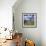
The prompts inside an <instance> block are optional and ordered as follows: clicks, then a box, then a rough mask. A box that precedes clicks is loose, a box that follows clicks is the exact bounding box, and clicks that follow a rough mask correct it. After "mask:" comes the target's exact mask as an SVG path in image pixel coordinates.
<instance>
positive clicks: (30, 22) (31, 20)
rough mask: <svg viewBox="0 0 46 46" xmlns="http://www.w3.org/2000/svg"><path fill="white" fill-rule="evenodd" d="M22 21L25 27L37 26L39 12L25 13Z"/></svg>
mask: <svg viewBox="0 0 46 46" xmlns="http://www.w3.org/2000/svg"><path fill="white" fill-rule="evenodd" d="M22 21H23V22H22V26H23V27H32V28H33V27H37V13H23V14H22Z"/></svg>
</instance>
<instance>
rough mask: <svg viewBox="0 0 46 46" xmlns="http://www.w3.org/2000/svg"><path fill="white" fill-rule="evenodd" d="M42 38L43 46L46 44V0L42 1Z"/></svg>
mask: <svg viewBox="0 0 46 46" xmlns="http://www.w3.org/2000/svg"><path fill="white" fill-rule="evenodd" d="M41 40H42V46H46V0H42V1H41Z"/></svg>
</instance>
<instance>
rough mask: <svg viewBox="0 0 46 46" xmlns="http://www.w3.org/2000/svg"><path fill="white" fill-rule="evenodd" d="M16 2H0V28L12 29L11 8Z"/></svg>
mask: <svg viewBox="0 0 46 46" xmlns="http://www.w3.org/2000/svg"><path fill="white" fill-rule="evenodd" d="M15 2H16V0H0V27H7V28H9V29H12V6H13V4H14V3H15Z"/></svg>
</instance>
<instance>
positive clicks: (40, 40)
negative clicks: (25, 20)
mask: <svg viewBox="0 0 46 46" xmlns="http://www.w3.org/2000/svg"><path fill="white" fill-rule="evenodd" d="M18 2H19V0H18ZM45 2H46V1H45V0H22V2H21V3H20V4H18V3H16V4H17V7H16V4H15V5H14V6H13V13H14V19H15V22H14V23H15V29H16V30H17V31H18V32H22V33H23V34H24V35H23V36H24V38H28V39H32V40H34V41H35V44H36V46H46V44H45V43H46V36H45V35H46V31H45V30H46V29H45V27H46V21H45V20H46V18H45V17H46V16H45V15H46V13H45V11H46V9H45V8H46V5H45ZM22 13H37V28H23V27H22Z"/></svg>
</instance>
